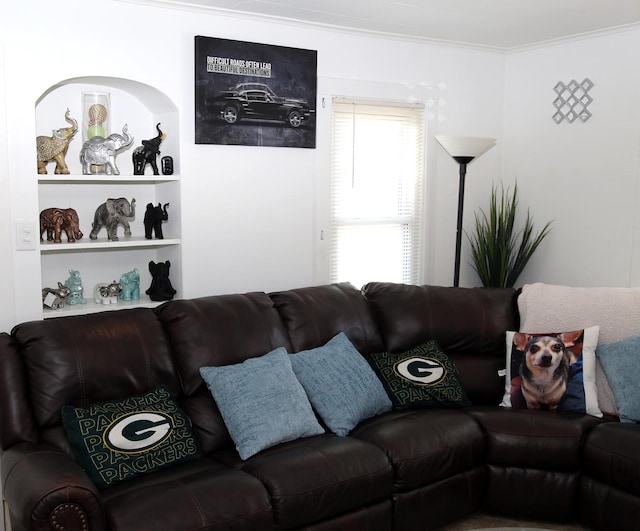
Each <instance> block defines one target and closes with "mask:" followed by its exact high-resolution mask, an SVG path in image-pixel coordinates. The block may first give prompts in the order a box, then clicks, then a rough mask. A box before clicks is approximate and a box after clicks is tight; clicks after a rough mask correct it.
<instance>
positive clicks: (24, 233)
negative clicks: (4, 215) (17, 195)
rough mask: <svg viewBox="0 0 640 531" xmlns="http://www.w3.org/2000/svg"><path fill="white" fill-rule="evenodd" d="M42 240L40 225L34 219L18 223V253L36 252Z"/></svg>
mask: <svg viewBox="0 0 640 531" xmlns="http://www.w3.org/2000/svg"><path fill="white" fill-rule="evenodd" d="M39 240H40V234H39V223H38V222H36V221H35V220H32V219H19V220H18V221H17V222H16V251H35V250H36V249H37V247H38V241H39Z"/></svg>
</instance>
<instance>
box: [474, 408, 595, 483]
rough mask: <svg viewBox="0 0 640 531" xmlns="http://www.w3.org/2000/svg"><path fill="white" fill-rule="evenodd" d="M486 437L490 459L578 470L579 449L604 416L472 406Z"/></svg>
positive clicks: (515, 464) (506, 463)
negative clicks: (599, 417)
mask: <svg viewBox="0 0 640 531" xmlns="http://www.w3.org/2000/svg"><path fill="white" fill-rule="evenodd" d="M469 413H470V414H471V415H472V416H473V417H474V418H475V419H476V420H477V421H478V422H479V424H480V426H482V429H483V431H484V433H485V436H486V439H487V463H489V464H491V465H499V466H503V467H509V466H512V467H520V468H535V469H545V470H555V471H577V470H579V468H580V449H581V447H582V444H583V442H584V440H585V438H586V437H587V434H588V433H589V431H590V430H591V429H593V428H594V427H595V426H597V425H598V424H599V423H601V422H603V421H602V420H600V419H598V418H596V417H592V416H590V415H581V414H578V413H565V412H560V411H548V410H546V411H543V410H528V409H524V410H522V409H521V410H513V409H509V408H471V409H470V410H469Z"/></svg>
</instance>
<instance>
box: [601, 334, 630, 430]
mask: <svg viewBox="0 0 640 531" xmlns="http://www.w3.org/2000/svg"><path fill="white" fill-rule="evenodd" d="M596 356H597V358H598V359H599V360H600V364H601V365H602V369H603V370H604V373H605V374H606V376H607V380H609V385H610V386H611V390H612V391H613V396H614V397H615V400H616V406H617V409H618V416H619V417H620V422H636V423H637V422H640V386H638V382H639V381H640V336H634V337H629V338H627V339H623V340H621V341H618V342H617V343H609V344H606V345H599V346H598V347H597V348H596Z"/></svg>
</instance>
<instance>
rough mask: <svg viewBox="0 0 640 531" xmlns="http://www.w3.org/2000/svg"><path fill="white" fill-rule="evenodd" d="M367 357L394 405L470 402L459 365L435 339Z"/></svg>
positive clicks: (443, 405) (416, 405) (456, 404)
mask: <svg viewBox="0 0 640 531" xmlns="http://www.w3.org/2000/svg"><path fill="white" fill-rule="evenodd" d="M368 359H369V363H371V366H372V367H373V370H374V371H376V374H377V375H378V377H379V378H380V380H381V381H382V383H383V385H384V387H385V389H386V391H387V394H388V395H389V397H390V398H391V401H392V402H393V408H394V409H412V408H438V407H448V408H455V407H463V406H468V405H471V402H469V399H468V398H467V395H466V394H465V392H464V389H463V388H462V382H461V380H460V375H459V374H458V369H456V366H455V365H454V364H453V362H452V361H451V360H450V359H449V356H447V355H446V354H445V353H444V352H443V350H442V348H441V347H440V345H439V344H438V342H437V341H427V342H426V343H423V344H422V345H418V346H417V347H415V348H412V349H410V350H407V351H406V352H401V353H399V354H394V353H391V352H380V353H377V354H372V355H371V356H369V358H368Z"/></svg>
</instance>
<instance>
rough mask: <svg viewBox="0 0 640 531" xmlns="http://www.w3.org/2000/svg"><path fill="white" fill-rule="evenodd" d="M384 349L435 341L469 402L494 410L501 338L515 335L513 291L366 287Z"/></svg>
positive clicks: (501, 383) (499, 395)
mask: <svg viewBox="0 0 640 531" xmlns="http://www.w3.org/2000/svg"><path fill="white" fill-rule="evenodd" d="M363 293H364V296H365V298H366V300H367V302H368V303H369V305H370V306H371V308H372V309H373V313H374V315H375V318H376V320H377V323H378V326H379V329H380V334H381V336H382V340H383V341H384V344H385V349H384V350H388V351H390V352H403V351H406V350H409V349H411V348H413V347H415V346H417V345H420V344H422V343H424V342H426V341H430V340H436V341H437V342H438V343H439V344H440V346H441V347H442V348H443V350H444V351H445V352H446V354H447V355H448V356H449V357H450V358H451V360H452V361H453V362H454V363H455V365H456V367H457V369H458V372H459V373H460V378H461V379H462V384H463V387H464V390H465V392H466V393H467V396H468V397H469V400H471V402H472V403H474V404H494V405H497V404H498V403H499V402H500V399H501V398H502V395H503V393H504V379H503V378H501V377H500V376H499V375H498V371H499V370H500V369H504V366H505V357H506V351H505V339H504V338H505V333H506V331H507V330H517V329H518V328H517V327H518V324H519V323H518V314H517V307H516V295H517V292H516V291H515V290H513V289H508V288H449V287H441V286H411V285H406V284H394V283H388V282H371V283H369V284H367V285H366V286H365V287H364V288H363Z"/></svg>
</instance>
